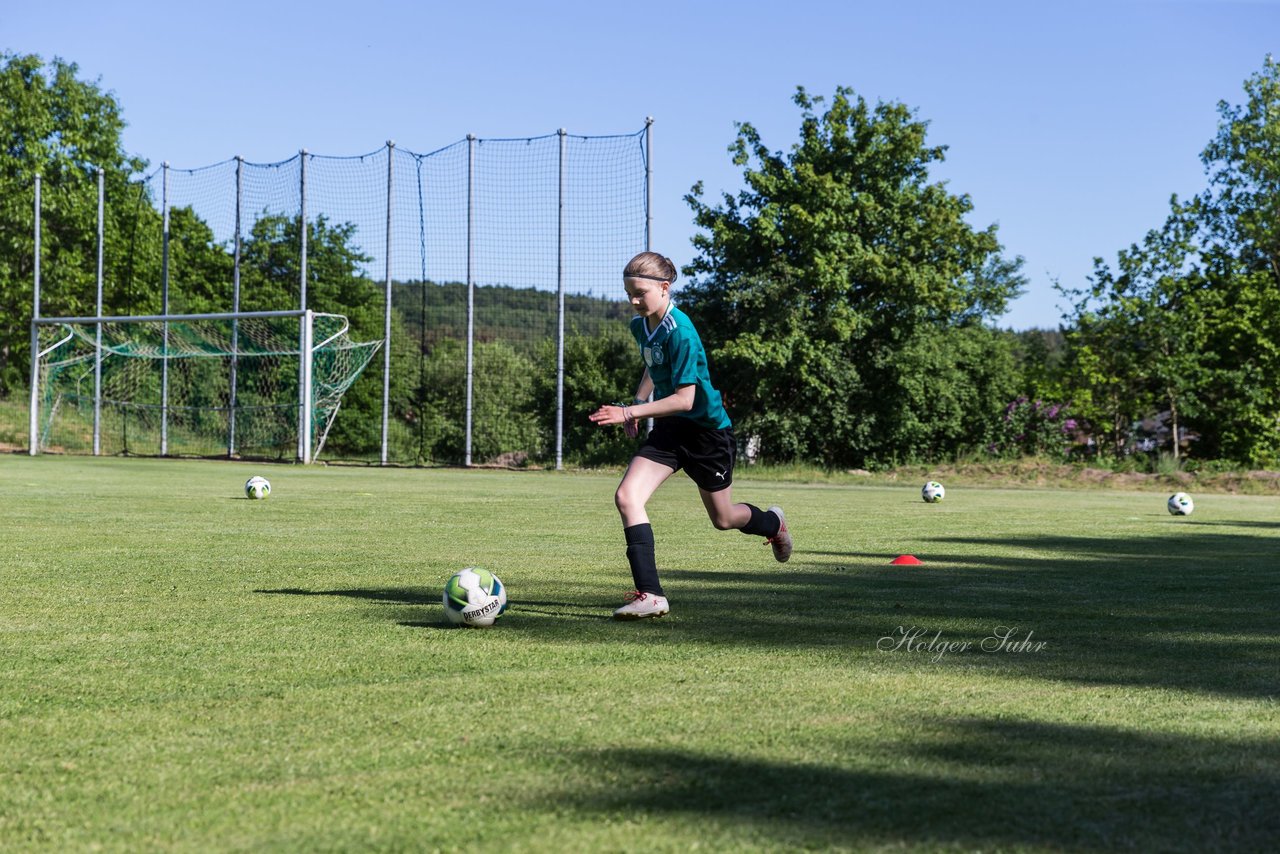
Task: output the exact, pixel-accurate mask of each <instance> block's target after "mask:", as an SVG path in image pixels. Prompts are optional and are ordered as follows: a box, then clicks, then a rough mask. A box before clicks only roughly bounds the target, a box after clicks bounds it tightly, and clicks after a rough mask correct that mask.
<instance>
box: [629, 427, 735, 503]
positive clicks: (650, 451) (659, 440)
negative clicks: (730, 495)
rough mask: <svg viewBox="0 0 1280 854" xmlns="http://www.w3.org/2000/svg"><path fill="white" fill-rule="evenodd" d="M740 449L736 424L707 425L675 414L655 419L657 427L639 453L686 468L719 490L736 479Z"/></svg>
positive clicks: (709, 488) (696, 480)
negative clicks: (736, 438)
mask: <svg viewBox="0 0 1280 854" xmlns="http://www.w3.org/2000/svg"><path fill="white" fill-rule="evenodd" d="M737 453H738V443H737V441H736V440H735V439H734V438H733V428H732V427H724V428H721V429H717V428H715V427H703V426H702V425H701V424H696V423H694V422H693V421H690V420H689V419H688V418H682V417H680V416H679V415H671V416H668V417H666V418H655V419H654V420H653V431H652V432H651V433H649V438H647V439H645V442H644V444H643V445H641V446H640V450H638V451H636V456H637V457H644V458H645V459H646V460H653V461H654V462H655V463H661V464H662V465H664V466H669V467H671V468H673V469H675V470H676V471H680V469H684V471H685V474H687V475H689V477H690V478H692V480H693V482H694V483H696V484H698V486H700V487H701V488H702V489H705V490H706V491H707V492H719V491H720V490H722V489H724V488H725V487H727V486H729V485H730V484H731V483H733V461H734V458H735V457H736V456H737Z"/></svg>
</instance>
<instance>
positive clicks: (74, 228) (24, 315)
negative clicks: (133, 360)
mask: <svg viewBox="0 0 1280 854" xmlns="http://www.w3.org/2000/svg"><path fill="white" fill-rule="evenodd" d="M78 75H79V69H78V68H77V66H76V65H75V64H74V63H68V62H64V61H63V60H61V59H54V60H53V61H52V62H49V63H46V62H44V60H42V59H41V58H40V57H39V56H36V55H34V54H13V53H0V394H3V393H5V392H8V391H10V390H12V389H14V388H15V387H18V386H23V385H25V383H26V377H27V373H28V371H29V368H30V364H29V359H30V352H29V351H30V332H29V328H28V323H29V321H30V319H31V298H32V286H33V283H34V269H33V262H34V233H33V227H34V184H35V176H36V175H40V176H41V179H42V187H41V197H42V198H41V201H42V205H41V207H42V218H41V219H42V223H41V280H42V289H41V304H42V306H41V313H42V314H44V315H46V316H49V315H59V314H92V313H93V310H94V307H95V281H96V270H97V182H98V172H97V170H98V169H99V168H101V169H102V170H103V179H104V185H105V191H106V205H105V207H106V211H105V225H104V234H105V247H104V252H103V255H104V272H105V276H106V280H107V282H108V284H109V286H108V287H106V288H105V299H106V304H105V310H106V311H108V312H109V313H112V312H114V313H123V310H124V307H125V304H126V303H127V301H128V298H129V294H128V292H127V291H126V290H125V289H124V288H121V287H118V286H117V285H118V284H119V283H120V282H121V280H122V279H123V278H125V276H126V272H127V260H128V254H129V243H128V240H127V236H128V235H130V234H131V233H134V226H135V225H136V221H137V218H138V217H139V216H140V210H141V208H140V206H139V205H137V203H136V202H137V198H138V188H137V187H133V186H130V184H129V179H130V176H131V175H133V174H135V173H138V172H141V171H142V170H143V169H145V167H146V162H145V161H143V160H140V159H138V158H135V157H131V156H129V155H128V154H126V153H125V151H124V149H123V147H122V145H121V131H122V130H123V128H124V119H123V117H122V114H121V108H120V105H119V104H118V103H117V102H116V99H115V98H114V97H113V96H112V95H111V94H110V93H109V92H104V91H103V90H102V89H101V88H100V86H99V85H98V84H97V83H96V82H86V81H84V80H81V79H79V77H78ZM145 207H146V211H145V212H144V213H143V214H141V215H144V216H154V211H153V210H151V209H150V206H145Z"/></svg>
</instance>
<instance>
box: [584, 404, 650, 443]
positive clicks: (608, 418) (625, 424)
mask: <svg viewBox="0 0 1280 854" xmlns="http://www.w3.org/2000/svg"><path fill="white" fill-rule="evenodd" d="M587 417H588V418H590V419H591V421H592V423H594V424H599V425H600V426H601V427H607V426H609V425H611V424H621V425H622V429H623V430H624V431H625V432H626V434H627V436H629V437H630V438H632V439H634V438H635V437H636V436H637V435H638V434H639V432H640V425H639V423H638V422H637V421H636V419H635V418H632V417H631V412H630V407H626V406H621V405H618V404H608V403H606V404H605V405H604V406H601V407H600V408H599V409H597V410H596V411H595V412H593V413H591V414H590V415H588V416H587Z"/></svg>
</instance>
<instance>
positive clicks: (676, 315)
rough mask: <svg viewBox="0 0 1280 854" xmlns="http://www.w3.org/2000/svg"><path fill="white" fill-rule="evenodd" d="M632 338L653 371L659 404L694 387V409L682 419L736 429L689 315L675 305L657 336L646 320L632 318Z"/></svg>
mask: <svg viewBox="0 0 1280 854" xmlns="http://www.w3.org/2000/svg"><path fill="white" fill-rule="evenodd" d="M631 334H632V335H633V336H635V339H636V343H637V344H639V345H640V353H641V355H642V356H643V357H644V364H645V367H647V368H648V369H649V379H651V380H653V397H654V399H655V400H660V399H662V398H664V397H670V396H671V395H673V394H675V393H676V389H677V388H678V387H679V386H682V385H691V386H694V396H693V409H691V410H689V411H688V412H682V413H679V417H681V418H688V419H689V420H690V421H693V422H694V423H696V424H700V425H702V426H703V427H710V428H712V429H716V430H721V429H724V428H726V427H731V426H733V422H731V421H730V420H729V413H727V412H725V410H724V404H722V403H721V402H720V392H718V391H716V389H715V387H713V386H712V385H711V372H710V371H709V370H708V369H707V351H706V350H704V349H703V347H702V339H701V338H699V337H698V330H697V329H694V327H693V321H692V320H690V319H689V316H688V315H687V314H685V313H684V312H683V311H681V310H680V309H678V308H676V307H675V306H674V305H672V306H671V308H670V309H668V310H667V316H666V317H664V318H662V322H661V323H659V324H658V328H657V329H655V330H653V332H649V329H648V327H647V326H646V324H645V321H644V318H643V317H640V316H638V315H637V316H636V317H633V318H631Z"/></svg>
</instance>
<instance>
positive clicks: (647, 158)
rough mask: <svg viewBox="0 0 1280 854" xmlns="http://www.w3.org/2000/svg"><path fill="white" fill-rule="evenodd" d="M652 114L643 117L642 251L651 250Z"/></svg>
mask: <svg viewBox="0 0 1280 854" xmlns="http://www.w3.org/2000/svg"><path fill="white" fill-rule="evenodd" d="M652 238H653V116H645V119H644V251H645V252H652V251H653V239H652Z"/></svg>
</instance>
